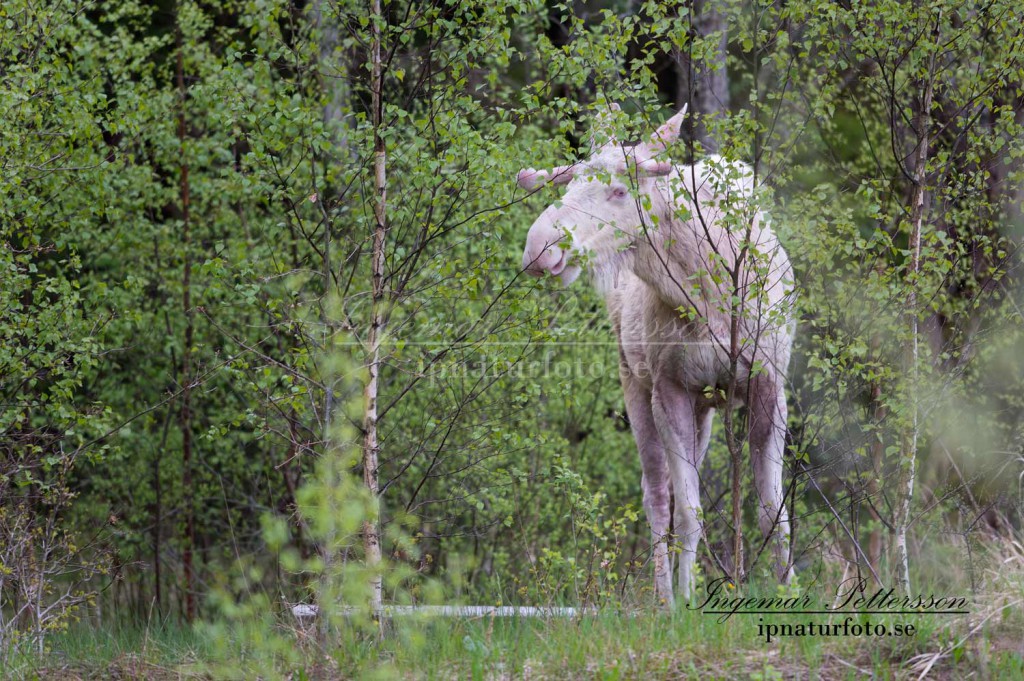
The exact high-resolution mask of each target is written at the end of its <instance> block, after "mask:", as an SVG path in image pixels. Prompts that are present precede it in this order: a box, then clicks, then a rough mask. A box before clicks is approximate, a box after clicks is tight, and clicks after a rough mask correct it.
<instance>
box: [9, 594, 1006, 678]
mask: <svg viewBox="0 0 1024 681" xmlns="http://www.w3.org/2000/svg"><path fill="white" fill-rule="evenodd" d="M1004 615H1005V616H1004ZM1020 615H1021V612H1020V609H1019V607H1018V609H1017V610H1015V611H1013V612H1007V613H1003V614H1000V615H997V616H995V617H993V618H992V619H991V620H990V621H989V622H988V623H987V626H985V627H983V628H982V629H981V630H980V631H978V632H977V633H975V634H974V635H971V636H967V637H966V641H965V643H964V644H963V645H962V646H960V650H958V651H954V652H952V653H951V654H950V655H949V656H947V657H945V658H943V659H941V660H940V661H939V662H938V663H936V665H935V666H934V667H933V668H932V671H931V673H930V675H929V678H961V677H966V676H967V675H973V676H974V677H975V678H980V679H1020V678H1024V650H1022V645H1024V644H1022V640H1021V638H1022V637H1021V634H1022V632H1024V626H1022V625H1024V618H1022V617H1021V616H1020ZM766 619H767V618H766ZM825 619H827V618H826V617H825V616H818V617H815V620H816V621H824V620H825ZM780 620H781V618H773V619H772V621H780ZM878 621H885V622H887V623H888V624H892V623H894V622H897V621H899V622H908V621H911V622H914V623H916V624H918V625H919V628H918V632H917V635H916V636H914V637H913V638H910V639H892V638H882V639H878V638H864V637H861V638H855V637H847V638H843V637H833V638H816V637H815V638H812V637H802V638H796V637H794V638H788V639H786V638H784V639H782V640H779V641H777V642H773V643H771V644H768V643H765V641H764V639H763V637H761V636H759V635H758V630H757V624H758V619H757V617H755V616H735V617H732V618H730V619H729V620H728V621H726V622H719V621H717V618H716V617H714V616H710V615H703V614H701V613H699V612H694V611H686V610H677V611H676V612H674V613H661V612H641V613H637V614H634V615H626V614H614V613H608V614H601V615H598V616H593V617H585V618H582V619H580V620H566V619H555V620H549V621H545V620H539V619H525V620H515V619H498V618H494V619H491V618H484V619H477V620H464V619H452V618H445V619H437V620H433V621H416V620H409V619H404V620H399V621H397V622H396V623H395V624H394V625H393V628H392V630H391V632H390V635H389V636H388V637H386V638H385V640H384V641H383V642H378V641H377V640H376V638H375V637H373V636H371V635H365V634H363V635H359V634H354V633H353V632H351V631H348V632H336V635H335V636H332V637H331V640H332V641H334V642H335V643H334V644H332V645H331V646H329V647H328V649H327V650H322V649H320V648H319V647H318V646H317V644H316V643H315V641H314V637H312V636H307V635H305V634H303V632H301V631H296V630H292V629H290V628H289V627H285V626H279V627H278V628H277V630H276V631H275V632H266V631H264V632H262V633H261V634H259V635H261V636H262V635H276V636H283V637H285V638H286V639H289V640H291V642H292V645H293V646H294V651H295V652H296V653H297V657H296V658H295V661H294V662H292V663H282V662H281V661H280V660H278V661H277V663H276V667H277V669H276V671H277V676H279V677H283V678H288V675H289V674H291V678H293V679H302V678H308V679H318V678H330V679H333V678H370V677H383V678H426V679H449V678H470V679H493V678H523V677H530V678H552V679H569V678H595V679H608V680H615V679H635V678H685V677H694V678H697V677H699V678H702V679H764V680H768V679H783V678H785V679H788V678H806V679H815V678H822V679H846V678H850V679H854V678H863V677H864V675H865V672H866V673H869V674H874V678H877V679H887V678H916V674H917V672H916V671H914V670H913V669H912V668H911V665H910V662H911V661H912V660H913V659H914V657H915V656H916V655H921V654H924V653H931V652H934V651H938V650H942V649H944V648H947V647H949V646H951V645H952V643H954V642H956V641H958V640H960V638H962V637H964V636H965V634H967V632H969V631H970V629H971V627H972V624H973V623H974V622H975V621H976V618H959V619H957V620H956V621H952V620H941V621H940V620H938V618H936V617H928V616H902V617H895V616H887V617H884V618H879V619H878ZM252 634H253V630H251V629H250V630H248V635H250V636H251V635H252ZM237 643H239V642H231V641H225V640H219V641H215V640H214V639H212V638H211V637H210V636H209V634H204V633H200V631H199V630H193V629H189V628H183V627H181V626H176V625H173V624H169V623H161V624H151V625H150V626H148V627H146V626H139V625H131V624H128V623H126V624H122V625H120V626H114V627H102V628H95V627H89V626H84V625H81V624H80V625H76V626H73V627H72V628H70V629H69V631H67V632H65V633H62V634H58V635H54V636H53V637H51V639H50V642H49V645H48V648H49V652H48V653H47V654H46V655H44V656H43V657H42V658H36V659H33V660H31V661H30V662H28V663H26V662H25V661H22V664H21V665H19V666H18V667H16V668H12V669H8V670H7V672H6V674H3V677H4V678H40V679H51V678H53V679H56V678H60V679H65V678H69V679H74V678H110V677H120V678H142V679H165V678H166V679H171V678H225V677H236V678H255V677H256V676H257V675H261V676H262V677H263V678H274V677H275V673H274V667H275V663H274V662H273V661H270V660H267V659H264V658H263V657H262V656H261V655H259V654H258V652H259V651H258V650H253V649H252V648H250V647H247V646H243V645H238V644H237ZM250 643H252V641H250ZM225 644H226V645H225ZM917 669H920V667H918V668H917Z"/></svg>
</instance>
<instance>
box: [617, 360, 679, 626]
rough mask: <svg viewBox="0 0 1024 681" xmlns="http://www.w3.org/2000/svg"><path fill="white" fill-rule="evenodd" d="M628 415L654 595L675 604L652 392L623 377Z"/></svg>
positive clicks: (662, 463)
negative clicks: (647, 528)
mask: <svg viewBox="0 0 1024 681" xmlns="http://www.w3.org/2000/svg"><path fill="white" fill-rule="evenodd" d="M622 387H623V392H624V393H625V397H626V413H627V415H628V416H629V423H630V425H631V427H632V429H633V437H634V438H635V439H636V446H637V449H638V450H639V451H640V469H641V470H642V471H643V477H642V478H641V481H640V485H641V487H642V488H643V494H644V510H645V511H646V512H647V522H648V523H649V524H650V526H651V554H652V562H653V563H654V592H655V596H656V597H657V598H658V600H659V601H661V602H662V603H664V604H665V605H666V606H670V607H671V606H672V604H673V603H674V601H673V597H672V562H671V561H670V560H669V554H668V542H669V539H670V537H669V520H670V516H669V477H668V466H667V465H666V462H665V449H664V447H662V444H661V439H660V438H659V437H658V431H657V429H656V428H655V427H654V416H653V414H652V413H651V393H650V391H648V390H646V389H644V387H643V386H641V385H639V383H638V382H637V381H636V379H633V378H630V377H628V376H624V377H623V381H622Z"/></svg>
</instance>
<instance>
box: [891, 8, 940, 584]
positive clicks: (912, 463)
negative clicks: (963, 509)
mask: <svg viewBox="0 0 1024 681" xmlns="http://www.w3.org/2000/svg"><path fill="white" fill-rule="evenodd" d="M937 26H938V25H937V24H936V28H937ZM934 72H935V55H934V53H933V54H932V56H931V59H930V63H929V67H928V74H927V80H925V81H924V82H921V81H920V80H919V81H918V83H917V85H918V88H917V90H918V91H919V92H921V98H920V100H919V108H918V109H917V111H915V113H914V132H915V134H916V136H917V148H916V150H915V152H914V168H913V182H914V184H913V189H912V191H911V198H910V208H911V213H910V244H909V250H910V264H909V267H908V268H907V302H906V312H907V318H908V320H909V326H910V347H909V348H908V352H907V365H908V366H907V370H908V371H907V376H908V380H909V390H908V408H909V411H910V422H909V423H908V424H907V425H906V426H905V427H904V431H903V435H902V437H901V438H900V439H901V443H900V445H901V446H900V460H899V476H898V482H897V487H896V493H897V495H898V497H897V504H896V519H895V520H896V522H895V523H894V526H895V544H896V565H897V567H898V569H899V571H900V584H901V586H902V587H903V591H904V592H905V593H906V594H907V595H909V594H910V557H909V555H908V552H907V526H908V524H909V522H910V504H911V500H912V499H913V495H914V480H915V478H916V476H917V433H918V395H917V390H918V359H919V347H918V346H919V329H918V314H917V312H918V311H917V287H918V276H919V275H920V271H921V225H922V223H923V222H924V200H925V176H926V175H927V165H928V144H929V134H928V133H929V128H930V127H931V108H932V84H933V80H934V77H933V76H934Z"/></svg>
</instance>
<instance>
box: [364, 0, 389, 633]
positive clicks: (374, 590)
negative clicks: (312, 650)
mask: <svg viewBox="0 0 1024 681" xmlns="http://www.w3.org/2000/svg"><path fill="white" fill-rule="evenodd" d="M383 21H384V17H383V15H382V14H381V7H380V0H373V2H372V5H371V16H370V27H371V28H370V30H371V35H372V44H371V47H370V65H371V83H370V87H371V89H372V104H371V106H372V107H373V188H374V192H375V193H376V197H375V201H374V206H373V215H374V218H375V222H376V225H375V226H374V230H373V254H372V264H371V268H372V278H373V298H372V305H371V311H370V332H369V334H368V339H369V359H368V362H367V369H368V370H369V378H368V380H367V382H366V389H365V390H364V391H363V403H364V411H363V431H364V436H363V481H364V482H365V483H366V488H367V489H368V490H369V491H370V494H371V495H372V497H373V507H372V509H371V512H370V514H369V517H368V518H367V519H366V521H365V522H364V523H363V545H364V548H365V551H366V566H367V567H368V568H369V569H370V570H371V571H373V576H372V577H371V578H370V605H371V607H372V608H373V610H374V612H375V613H380V611H381V596H382V588H383V585H382V580H381V575H380V574H379V573H378V572H377V569H378V566H379V564H380V559H381V552H380V526H379V520H380V506H379V503H380V501H379V499H378V497H377V495H378V493H379V485H378V480H377V461H378V452H379V449H380V444H379V442H378V439H377V390H378V384H377V380H378V376H379V374H380V342H381V336H382V334H383V332H384V323H385V317H384V302H385V301H384V239H385V237H386V236H387V152H386V150H385V148H384V139H383V138H382V137H381V126H382V125H383V116H382V113H383V110H382V107H383V101H382V97H381V95H382V93H381V90H382V85H383V74H382V72H381V68H382V67H381V56H380V42H381V36H380V29H381V24H382V22H383Z"/></svg>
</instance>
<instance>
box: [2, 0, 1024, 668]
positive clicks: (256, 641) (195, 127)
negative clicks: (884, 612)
mask: <svg viewBox="0 0 1024 681" xmlns="http://www.w3.org/2000/svg"><path fill="white" fill-rule="evenodd" d="M1022 19H1024V15H1022V11H1021V8H1020V6H1019V4H1018V3H1017V2H1016V0H985V1H977V2H975V1H973V0H971V1H968V2H951V1H950V0H915V1H913V2H912V1H910V0H872V1H860V0H843V1H841V2H824V1H822V0H785V1H782V0H722V1H721V2H711V1H710V0H680V1H678V2H676V1H665V2H655V1H653V0H651V1H644V2H642V1H640V0H596V1H593V2H590V1H583V0H579V1H575V2H555V1H553V0H543V1H542V0H508V1H507V2H502V3H491V2H468V1H463V2H442V1H437V2H419V1H412V0H388V1H384V2H382V0H369V1H368V2H348V0H305V1H302V0H155V1H153V2H146V1H144V0H122V1H120V2H116V3H104V2H95V1H91V0H44V1H42V2H39V1H36V0H5V1H4V2H3V4H2V5H0V22H2V25H3V30H2V32H0V668H4V666H5V665H10V667H9V668H10V669H12V670H18V669H20V670H22V671H21V672H18V673H24V670H25V669H26V667H25V666H24V665H26V664H29V665H30V666H31V664H33V663H30V662H26V660H31V659H36V660H38V659H40V656H45V655H46V654H47V653H48V651H52V650H54V649H55V648H54V646H55V645H57V644H56V643H55V641H58V640H59V637H60V636H66V635H67V632H68V631H72V630H74V629H75V628H76V627H81V626H83V625H88V626H93V627H97V628H101V627H105V626H108V625H111V624H112V623H125V622H133V623H145V622H152V621H162V622H178V623H183V624H184V625H191V624H193V623H201V624H202V627H206V628H207V629H205V630H208V631H210V632H214V634H215V636H214V638H216V639H218V640H232V641H234V642H235V644H237V645H238V646H241V647H242V648H244V649H249V648H246V646H251V648H253V649H261V650H263V651H266V654H267V655H268V656H269V658H270V659H273V660H275V662H274V663H263V662H258V661H257V662H254V661H253V660H259V659H262V658H259V657H258V656H256V657H253V655H254V654H252V653H250V654H249V655H250V656H249V657H248V658H245V659H248V660H249V661H250V662H249V663H250V664H257V665H258V664H265V665H266V666H265V667H262V668H261V667H255V668H257V669H262V671H261V672H260V673H261V674H272V673H276V672H271V671H270V670H271V669H281V670H292V669H296V668H298V666H301V665H300V663H299V662H296V660H297V659H303V658H302V656H303V655H305V654H306V653H304V652H303V651H305V650H306V648H305V647H304V646H303V645H299V646H294V645H292V644H291V643H289V641H292V639H291V638H289V636H291V635H292V634H293V633H294V632H295V627H296V626H297V625H296V624H295V622H294V621H293V618H292V615H291V613H292V612H293V611H292V608H293V606H295V605H296V604H317V605H318V606H319V607H320V608H321V612H320V618H319V621H320V623H321V624H322V625H323V626H319V625H318V626H317V627H314V628H315V629H316V635H315V636H312V638H313V639H316V644H315V645H318V646H320V648H318V650H321V651H323V650H327V651H331V650H333V649H331V648H330V647H329V646H327V645H326V644H325V642H324V641H325V639H328V638H330V637H331V636H332V634H331V631H336V630H344V631H348V630H350V629H354V630H356V631H357V632H360V633H358V635H359V636H364V637H365V638H362V639H360V640H361V641H363V642H364V643H362V644H360V645H362V646H364V648H365V646H368V645H372V644H371V643H366V641H374V640H377V639H378V637H380V636H383V637H385V638H387V637H388V636H392V635H393V636H398V637H401V636H402V634H401V632H399V633H394V632H390V633H389V632H387V631H384V632H383V633H381V630H379V629H378V625H377V624H374V622H375V621H377V620H376V619H375V617H376V614H377V613H379V610H378V609H377V607H376V606H379V605H380V604H381V603H385V604H388V603H395V604H454V603H461V604H486V605H523V606H563V605H565V606H575V607H580V608H591V607H594V608H599V609H605V608H611V609H622V608H625V609H629V608H637V609H640V610H655V609H656V608H657V603H656V599H655V596H654V587H653V582H652V570H651V565H650V556H651V535H650V529H649V527H648V524H647V518H646V516H645V514H644V508H643V504H642V496H641V485H640V482H641V470H640V461H639V459H638V457H637V453H636V445H635V443H634V439H633V435H632V434H631V432H630V422H629V419H628V418H627V416H626V413H625V406H624V402H623V395H622V390H621V388H620V386H619V354H618V350H617V347H616V342H615V335H614V332H613V329H612V325H611V323H610V322H609V320H608V316H607V313H606V311H605V305H604V302H603V301H602V298H601V296H600V295H599V293H598V292H596V291H595V290H593V289H592V288H591V287H590V286H588V285H587V283H586V281H585V280H581V281H579V282H577V283H576V284H574V285H572V286H570V287H563V286H561V285H560V284H559V282H558V281H557V279H555V278H554V277H540V278H535V277H530V276H526V275H525V274H524V272H523V271H522V265H521V261H522V254H523V246H524V243H525V239H526V233H527V230H528V229H529V227H530V224H531V223H532V222H533V221H534V219H535V218H536V217H537V216H538V215H539V214H540V213H541V212H542V211H543V210H544V209H545V207H547V206H549V205H551V204H556V205H557V202H558V200H559V189H557V188H553V187H541V188H539V189H537V190H535V191H528V190H524V189H523V188H521V187H520V186H518V185H517V183H516V177H517V173H518V172H519V171H520V169H522V168H528V167H531V168H532V167H536V168H542V167H548V168H550V167H554V166H559V165H564V164H567V163H573V162H574V161H575V160H578V159H580V158H584V157H586V155H587V149H588V145H589V143H590V141H591V136H592V134H593V133H592V131H593V130H594V128H595V126H597V125H598V123H599V121H600V120H601V116H602V115H604V113H605V112H608V111H610V110H612V109H610V107H609V105H610V104H612V103H614V104H617V105H619V106H620V107H621V113H622V115H621V116H619V117H618V118H617V119H616V122H615V125H616V126H617V133H616V137H617V138H618V139H620V140H623V141H626V142H629V141H630V140H632V141H636V140H639V139H641V138H646V137H647V135H649V134H650V133H651V131H653V130H654V129H655V128H657V126H658V125H659V124H661V123H662V122H664V121H665V120H666V119H667V118H668V117H670V116H672V115H673V114H674V113H676V112H677V111H678V110H680V109H681V108H683V107H684V106H685V107H686V108H687V112H688V113H687V115H686V117H685V118H684V125H683V129H682V131H681V135H680V140H679V141H678V142H677V143H675V144H673V145H670V147H669V148H668V150H667V151H666V153H667V154H668V155H670V156H671V158H672V160H673V162H675V163H677V164H680V165H682V164H688V163H694V162H696V161H699V160H701V159H703V158H706V157H707V156H708V155H709V154H712V153H714V154H719V155H721V156H722V157H724V158H726V159H736V160H741V161H744V162H746V163H748V164H750V166H751V168H752V169H753V177H754V180H755V183H756V186H757V196H758V200H759V201H760V205H761V206H762V209H763V210H764V211H765V214H766V215H768V216H770V218H769V219H770V223H771V225H772V229H773V230H774V231H775V233H776V234H777V236H778V238H779V241H780V242H781V244H782V245H783V246H784V247H785V249H786V251H787V252H788V254H789V259H790V260H791V261H792V264H793V271H794V279H795V284H796V297H795V300H796V303H795V304H796V312H795V317H796V333H795V346H794V350H793V359H792V362H791V364H790V368H789V372H788V377H787V384H786V398H787V403H788V406H789V416H788V424H787V425H788V428H787V436H786V454H785V474H784V484H785V495H786V500H787V502H786V503H787V504H788V506H789V508H790V515H791V517H792V519H793V528H792V534H791V536H790V538H789V542H790V547H791V552H792V557H793V563H794V565H795V569H796V575H797V578H796V582H795V583H794V584H792V585H790V587H789V588H791V589H795V590H797V591H799V590H801V589H804V590H809V591H814V592H816V593H817V592H821V593H822V594H827V593H831V594H832V595H833V596H834V595H835V593H836V585H837V584H840V583H842V582H843V581H844V580H847V579H850V578H854V577H856V578H861V579H863V580H865V581H866V582H868V583H870V584H872V585H878V586H885V587H886V588H888V587H894V588H896V589H898V590H902V591H907V592H909V593H918V592H926V593H927V592H934V593H944V594H948V593H957V594H958V595H971V597H972V598H975V599H976V602H977V603H984V602H987V601H985V599H986V598H987V597H988V596H989V595H991V594H1000V598H1002V597H1004V596H1005V594H1006V593H1010V594H1016V596H1015V598H1016V599H1017V600H1016V601H1015V602H1016V606H1015V610H1016V611H1018V612H1019V611H1021V607H1022V606H1021V605H1020V602H1021V601H1020V595H1021V593H1022V591H1021V590H1022V589H1024V551H1021V550H1020V546H1021V542H1022V541H1024V540H1022V521H1024V516H1022V513H1024V493H1022V491H1021V490H1022V488H1021V482H1022V480H1024V397H1022V395H1024V316H1022V312H1021V307H1020V305H1021V302H1022V295H1021V294H1022V289H1021V283H1022V282H1021V277H1020V275H1021V272H1020V264H1021V257H1020V253H1019V245H1020V244H1021V242H1022V239H1024V21H1022ZM584 279H585V278H584ZM712 388H713V386H712ZM735 416H736V419H735V423H734V421H733V419H731V418H730V419H726V420H725V421H724V422H723V420H722V419H719V420H718V422H716V426H715V429H714V431H713V433H712V438H711V444H710V452H709V455H708V456H707V459H706V460H705V462H704V464H703V467H702V469H701V487H702V490H701V491H702V496H703V500H704V512H703V513H704V515H703V522H704V530H703V536H704V539H705V541H704V542H703V543H702V544H701V548H700V549H699V554H698V565H699V567H700V573H701V579H702V580H707V581H711V580H714V579H717V578H720V577H726V578H729V579H730V580H731V582H730V584H734V585H735V586H736V588H738V589H739V590H741V591H742V590H744V589H755V590H756V589H757V588H760V587H759V586H758V585H763V584H767V585H768V586H767V587H765V588H767V589H768V590H769V591H771V592H773V593H774V589H775V588H776V586H775V584H774V582H773V581H772V578H771V574H770V572H771V570H770V566H769V560H768V557H767V553H765V555H764V556H762V553H763V552H764V548H765V547H764V545H763V544H762V541H761V538H760V533H759V532H758V523H757V515H756V511H755V509H754V504H753V503H751V499H752V496H751V495H752V494H753V492H752V487H751V483H750V479H751V472H750V466H749V463H748V460H747V458H746V457H747V455H746V453H742V465H738V463H737V462H738V461H740V460H741V459H740V458H739V457H740V454H741V452H740V451H739V449H738V448H739V447H742V444H737V441H736V438H735V437H733V433H732V432H731V430H730V428H731V427H732V426H730V425H729V424H734V425H735V427H736V428H742V427H743V419H744V418H746V416H745V412H744V410H738V411H737V412H736V414H735ZM737 424H738V425H737ZM737 432H739V431H737ZM1000 565H1001V566H1002V567H994V566H1000ZM1005 580H1010V581H1009V582H1006V583H1004V582H1005ZM1013 580H1016V581H1013ZM1006 584H1010V586H1006ZM1006 598H1009V597H1006ZM1001 603H1002V605H1001V606H1000V607H1010V605H1011V601H1010V600H1006V601H1001ZM360 608H368V609H366V610H363V611H361V612H362V613H363V618H362V620H360V618H359V617H357V616H356V615H354V614H353V613H354V612H355V611H358V610H360ZM981 610H982V608H981V607H980V606H979V607H978V608H976V612H978V611H981ZM329 612H330V615H329V614H328V613H329ZM328 623H329V626H328ZM353 623H354V624H353ZM257 624H258V625H259V626H257ZM1015 626H1017V627H1018V628H1017V629H1016V631H1017V632H1018V638H1019V632H1020V631H1021V628H1020V627H1021V626H1024V625H1022V624H1021V623H1020V621H1019V620H1018V623H1017V624H1016V625H1015ZM261 627H262V628H261ZM332 627H333V628H334V629H332ZM282 632H283V633H282ZM289 632H291V633H289ZM367 632H369V633H367ZM300 633H301V632H300ZM353 635H356V634H353ZM467 640H470V637H468V635H467ZM924 643H926V641H925V642H922V644H924ZM310 645H313V644H310ZM476 645H477V647H476V648H473V647H472V646H471V645H470V644H468V643H467V646H469V647H468V648H467V650H477V651H479V650H480V648H479V644H476ZM57 647H58V648H59V646H57ZM364 648H360V650H364ZM1017 649H1018V650H1017V653H1018V658H1016V659H1018V660H1021V659H1024V650H1020V649H1019V644H1018V646H1017ZM329 654H335V653H329ZM466 654H467V655H469V653H466ZM296 656H298V657H296ZM242 657H243V658H244V657H245V656H242ZM335 657H336V659H335V661H334V662H333V663H332V664H333V665H334V666H331V665H328V667H329V668H330V669H333V670H335V671H334V672H330V673H339V674H341V675H343V676H344V675H347V674H356V673H357V672H356V671H354V668H353V667H350V666H346V665H348V664H350V662H351V661H350V662H345V661H344V659H342V658H343V657H344V656H343V655H341V654H340V653H337V654H335ZM470 657H472V655H470ZM240 659H241V658H240ZM473 659H474V660H476V661H479V660H480V659H484V658H481V657H479V656H477V657H474V658H473ZM489 659H491V658H489ZM957 659H958V660H959V658H957ZM282 661H283V662H282ZM492 661H493V659H492ZM279 663H280V664H281V665H283V666H281V667H277V666H275V665H277V664H279ZM239 664H241V663H239ZM19 665H20V666H19ZM239 669H245V667H239ZM339 670H340V671H339ZM926 671H927V670H926ZM12 673H15V672H12ZM282 673H284V672H282ZM311 673H312V672H311ZM324 673H328V672H324ZM450 673H451V675H456V674H457V672H456V671H454V670H453V671H451V672H450ZM473 673H474V674H476V673H477V672H476V668H475V667H474V671H473ZM506 673H512V674H513V675H516V674H517V672H508V671H507V670H506ZM579 673H580V674H582V673H583V672H579ZM239 674H240V675H241V676H242V677H243V678H244V677H247V673H246V672H239ZM215 675H216V674H215ZM446 675H447V673H441V676H446ZM463 676H465V674H463ZM248 677H249V678H251V676H248ZM294 678H299V677H294ZM303 678H305V677H303ZM765 678H768V677H765ZM780 678H781V677H780Z"/></svg>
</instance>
